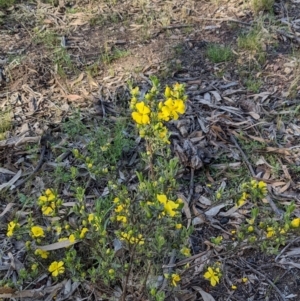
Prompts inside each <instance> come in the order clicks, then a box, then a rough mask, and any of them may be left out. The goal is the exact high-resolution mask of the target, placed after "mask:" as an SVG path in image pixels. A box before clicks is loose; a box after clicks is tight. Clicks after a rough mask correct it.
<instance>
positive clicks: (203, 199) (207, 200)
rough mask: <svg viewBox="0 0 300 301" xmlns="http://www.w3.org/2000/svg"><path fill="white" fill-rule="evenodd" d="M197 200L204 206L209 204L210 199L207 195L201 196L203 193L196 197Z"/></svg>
mask: <svg viewBox="0 0 300 301" xmlns="http://www.w3.org/2000/svg"><path fill="white" fill-rule="evenodd" d="M198 202H200V203H201V204H203V205H206V206H210V205H211V200H210V199H208V198H207V197H205V196H203V195H200V197H199V199H198Z"/></svg>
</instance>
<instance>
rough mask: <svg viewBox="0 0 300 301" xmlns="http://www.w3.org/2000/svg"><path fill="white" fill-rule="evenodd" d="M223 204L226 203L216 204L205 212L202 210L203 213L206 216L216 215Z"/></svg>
mask: <svg viewBox="0 0 300 301" xmlns="http://www.w3.org/2000/svg"><path fill="white" fill-rule="evenodd" d="M225 206H226V204H220V205H217V206H215V207H212V208H210V209H209V210H207V211H206V212H204V214H205V215H206V216H216V215H217V214H218V213H219V211H220V210H221V209H222V208H223V207H225Z"/></svg>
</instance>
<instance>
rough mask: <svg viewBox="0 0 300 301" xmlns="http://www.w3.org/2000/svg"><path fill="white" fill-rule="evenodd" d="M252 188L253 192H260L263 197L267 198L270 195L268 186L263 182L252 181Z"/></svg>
mask: <svg viewBox="0 0 300 301" xmlns="http://www.w3.org/2000/svg"><path fill="white" fill-rule="evenodd" d="M251 187H252V189H253V190H256V191H258V192H259V193H260V194H261V195H262V196H266V195H267V193H268V190H267V184H266V183H265V182H263V181H259V182H258V181H256V180H252V181H251Z"/></svg>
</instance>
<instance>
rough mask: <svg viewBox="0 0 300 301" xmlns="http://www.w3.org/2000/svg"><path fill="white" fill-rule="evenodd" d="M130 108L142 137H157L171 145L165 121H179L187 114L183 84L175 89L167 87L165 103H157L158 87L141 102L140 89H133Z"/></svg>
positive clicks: (177, 85)
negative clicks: (182, 115)
mask: <svg viewBox="0 0 300 301" xmlns="http://www.w3.org/2000/svg"><path fill="white" fill-rule="evenodd" d="M131 95H132V98H131V102H130V108H131V110H132V111H133V112H132V113H131V116H132V119H133V120H134V121H135V122H136V123H137V125H138V128H139V134H140V136H141V137H145V136H148V137H155V138H157V139H160V140H162V141H163V142H164V143H169V140H168V137H167V136H168V129H167V128H166V126H165V125H164V124H163V122H164V121H170V120H177V119H178V118H179V116H180V115H181V114H184V112H185V102H186V99H187V96H186V95H185V91H184V86H183V84H175V85H173V88H170V87H169V86H167V87H166V89H165V93H164V97H165V100H164V101H160V102H157V101H155V97H156V96H157V95H158V90H157V87H155V86H154V87H152V89H151V91H150V92H149V93H146V94H145V96H144V99H143V100H141V101H139V100H138V96H139V88H138V87H136V88H134V89H131Z"/></svg>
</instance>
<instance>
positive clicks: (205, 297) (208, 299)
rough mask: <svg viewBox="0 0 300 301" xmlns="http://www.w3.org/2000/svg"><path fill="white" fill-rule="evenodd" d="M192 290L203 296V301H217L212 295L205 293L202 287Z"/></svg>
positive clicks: (194, 287)
mask: <svg viewBox="0 0 300 301" xmlns="http://www.w3.org/2000/svg"><path fill="white" fill-rule="evenodd" d="M192 288H193V289H194V290H196V291H197V292H199V293H200V294H201V297H202V299H203V301H216V300H215V299H214V297H213V296H212V295H211V294H209V293H207V292H205V291H204V290H203V289H202V288H201V287H199V286H193V287H192Z"/></svg>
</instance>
